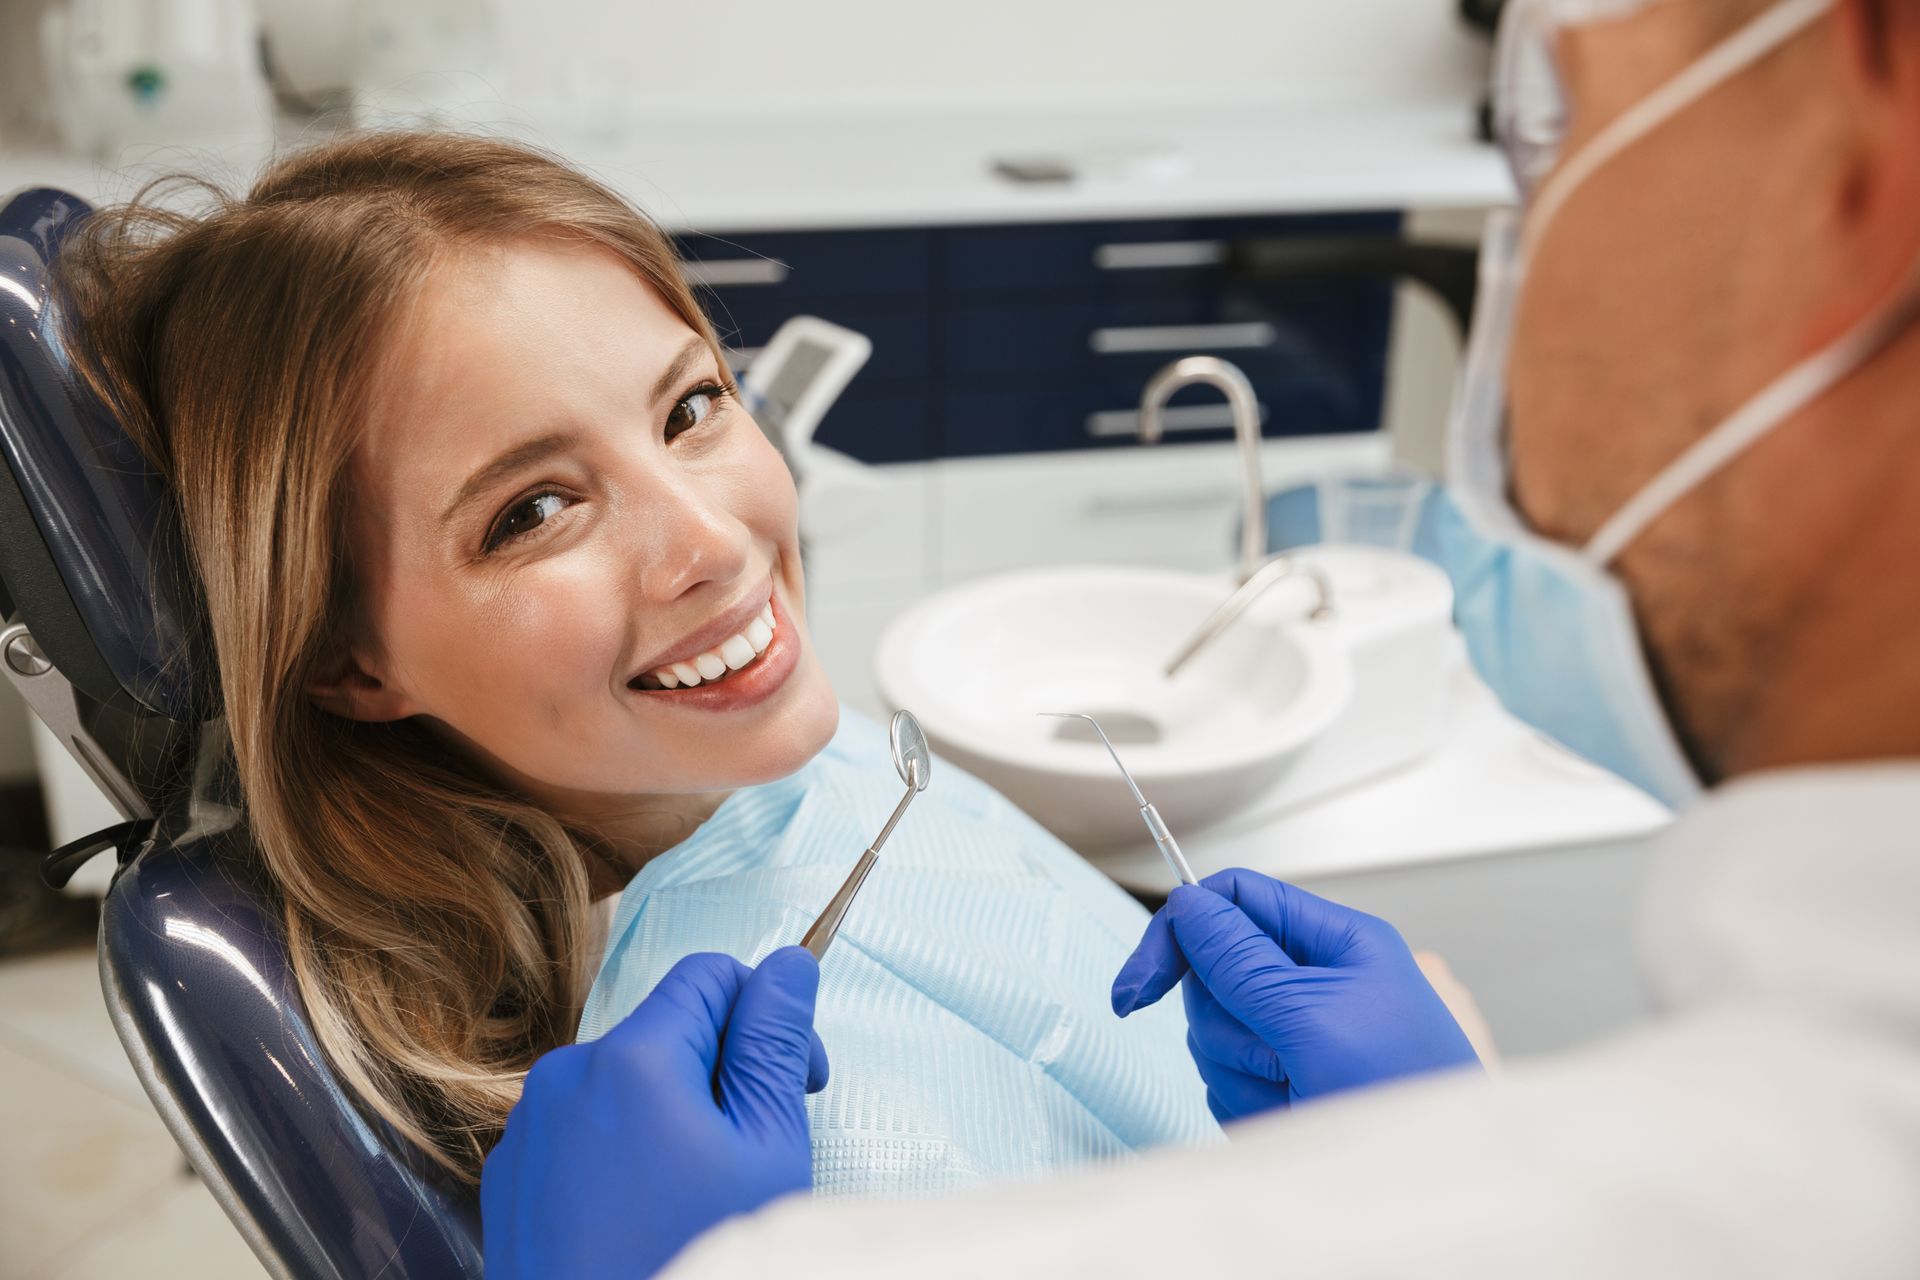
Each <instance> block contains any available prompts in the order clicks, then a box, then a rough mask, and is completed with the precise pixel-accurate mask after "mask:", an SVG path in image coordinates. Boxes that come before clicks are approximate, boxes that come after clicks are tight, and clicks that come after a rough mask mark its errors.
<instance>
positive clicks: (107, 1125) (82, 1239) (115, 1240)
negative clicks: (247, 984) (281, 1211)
mask: <svg viewBox="0 0 1920 1280" xmlns="http://www.w3.org/2000/svg"><path fill="white" fill-rule="evenodd" d="M262 1274H263V1272H262V1271H261V1268H260V1265H259V1263H257V1262H256V1261H255V1260H254V1257H253V1254H252V1253H251V1252H250V1251H249V1250H248V1249H247V1246H246V1245H245V1244H244V1243H242V1241H241V1239H240V1236H239V1234H238V1233H237V1232H235V1231H234V1229H233V1227H232V1226H231V1225H229V1224H228V1222H227V1220H226V1216H225V1215H224V1214H223V1213H221V1211H220V1208H219V1206H218V1205H216V1204H214V1202H213V1197H212V1196H210V1195H208V1194H207V1191H206V1189H205V1188H204V1187H202V1186H201V1185H200V1183H199V1181H198V1180H196V1179H195V1178H194V1177H193V1176H192V1175H191V1174H190V1173H188V1172H187V1171H186V1164H185V1162H184V1161H183V1160H182V1159H181V1157H180V1152H179V1150H178V1148H176V1147H175V1146H174V1144H173V1139H172V1138H171V1137H169V1136H168V1134H167V1131H166V1129H165V1127H164V1126H162V1125H161V1123H160V1118H159V1116H158V1115H156V1114H155V1113H154V1110H153V1107H152V1105H151V1104H149V1103H148V1102H147V1098H146V1095H145V1094H144V1093H142V1092H141V1089H140V1084H139V1082H138V1081H137V1080H135V1079H134V1076H133V1069H132V1067H130V1066H129V1065H128V1064H127V1060H126V1056H125V1055H124V1054H123V1053H122V1052H121V1050H120V1042H119V1040H118V1039H117V1038H115V1036H114V1033H113V1027H112V1025H111V1024H110V1023H109V1022H108V1021H107V1013H106V1007H105V1005H104V1004H103V1003H102V1001H101V997H100V979H99V974H98V971H97V970H96V969H95V967H94V955H93V952H92V951H91V950H75V951H63V952H57V953H55V954H52V955H46V956H36V957H33V958H31V959H26V960H9V961H5V962H0V1280H15V1278H16V1277H18V1278H19V1280H29V1278H31V1280H90V1278H91V1277H108V1276H112V1277H124V1276H141V1277H150V1278H151V1280H170V1278H171V1277H182V1278H183V1280H184V1278H185V1277H193V1278H194V1280H229V1278H230V1277H234V1278H237V1277H247V1278H248V1280H257V1278H258V1277H259V1276H261V1275H262Z"/></svg>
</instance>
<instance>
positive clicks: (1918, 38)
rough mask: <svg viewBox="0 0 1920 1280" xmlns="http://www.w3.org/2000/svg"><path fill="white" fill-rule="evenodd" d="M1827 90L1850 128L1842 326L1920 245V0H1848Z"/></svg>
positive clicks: (1840, 270) (1841, 184)
mask: <svg viewBox="0 0 1920 1280" xmlns="http://www.w3.org/2000/svg"><path fill="white" fill-rule="evenodd" d="M1834 21H1835V24H1836V26H1835V32H1834V34H1835V38H1834V39H1833V40H1832V41H1831V44H1830V47H1831V48H1832V50H1833V56H1832V57H1831V60H1830V61H1829V64H1828V67H1829V69H1828V73H1827V84H1826V86H1825V89H1824V92H1826V93H1827V94H1828V95H1829V101H1830V102H1832V103H1834V104H1835V105H1836V106H1837V107H1838V108H1839V110H1840V111H1841V112H1842V113H1843V118H1844V120H1845V121H1846V125H1845V134H1844V137H1843V139H1842V140H1841V144H1840V146H1839V148H1838V149H1837V150H1836V152H1835V153H1834V154H1836V156H1837V157H1838V168H1837V169H1836V171H1835V179H1836V181H1835V183H1834V185H1833V187H1832V194H1831V205H1830V207H1831V210H1832V213H1831V218H1830V224H1829V225H1831V226H1832V227H1833V228H1834V231H1835V237H1834V239H1833V240H1832V241H1831V243H1832V244H1833V246H1834V248H1835V249H1836V251H1837V252H1838V254H1839V256H1840V260H1839V261H1838V262H1837V263H1836V264H1834V270H1833V271H1831V272H1830V273H1829V274H1830V278H1832V279H1833V280H1834V281H1835V282H1836V284H1837V285H1838V286H1839V287H1838V288H1837V289H1836V290H1835V294H1834V296H1832V297H1831V298H1830V299H1829V303H1830V306H1831V315H1829V316H1827V317H1825V319H1826V320H1827V321H1828V322H1829V323H1830V325H1831V326H1832V327H1834V328H1844V327H1845V326H1846V325H1848V324H1851V323H1852V322H1853V321H1854V320H1855V319H1856V318H1857V317H1858V316H1859V315H1860V314H1861V313H1862V312H1864V311H1865V310H1866V309H1868V308H1869V307H1871V306H1872V305H1874V304H1875V303H1876V302H1879V301H1880V300H1881V299H1882V298H1884V296H1885V295H1886V294H1887V293H1889V292H1890V291H1892V290H1894V289H1897V288H1899V287H1901V285H1902V284H1904V283H1905V281H1906V279H1907V276H1908V274H1909V273H1910V272H1911V271H1912V269H1913V264H1914V257H1915V254H1916V251H1920V0H1839V3H1838V4H1837V5H1836V7H1835V9H1834Z"/></svg>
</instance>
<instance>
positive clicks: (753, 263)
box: [681, 258, 793, 289]
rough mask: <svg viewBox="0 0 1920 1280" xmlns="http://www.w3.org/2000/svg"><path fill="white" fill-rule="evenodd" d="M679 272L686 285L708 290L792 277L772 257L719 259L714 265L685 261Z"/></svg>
mask: <svg viewBox="0 0 1920 1280" xmlns="http://www.w3.org/2000/svg"><path fill="white" fill-rule="evenodd" d="M681 269H682V270H683V271H685V272H686V273H687V283H689V284H692V285H705V286H706V287H707V288H709V289H731V288H737V287H739V286H741V285H753V284H780V283H782V282H783V281H785V280H786V278H787V277H788V276H789V275H791V274H793V268H792V267H789V266H788V265H787V264H786V263H784V262H779V261H776V260H774V259H772V258H721V259H720V260H719V261H717V262H686V263H682V264H681Z"/></svg>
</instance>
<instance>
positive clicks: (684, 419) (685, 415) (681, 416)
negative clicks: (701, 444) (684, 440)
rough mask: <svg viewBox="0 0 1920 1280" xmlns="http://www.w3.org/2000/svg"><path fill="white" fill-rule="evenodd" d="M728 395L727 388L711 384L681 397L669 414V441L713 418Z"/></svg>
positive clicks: (696, 388)
mask: <svg viewBox="0 0 1920 1280" xmlns="http://www.w3.org/2000/svg"><path fill="white" fill-rule="evenodd" d="M726 394H727V389H726V388H725V387H722V386H718V385H713V384H709V385H707V386H704V387H695V388H694V389H693V390H692V391H689V392H688V393H687V394H686V395H684V396H681V397H680V399H679V401H678V402H677V403H675V405H674V406H673V409H672V410H671V411H670V412H669V413H668V414H667V439H669V440H671V439H673V438H674V437H675V436H677V435H679V434H680V433H681V432H682V431H691V430H692V429H693V428H695V427H697V426H699V425H700V424H701V423H703V422H705V421H706V420H707V419H708V418H710V417H712V416H713V415H714V413H716V412H717V411H718V410H719V408H720V401H721V400H722V399H723V398H725V396H726Z"/></svg>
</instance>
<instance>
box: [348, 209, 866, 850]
mask: <svg viewBox="0 0 1920 1280" xmlns="http://www.w3.org/2000/svg"><path fill="white" fill-rule="evenodd" d="M399 328H400V338H399V343H398V346H397V347H396V349H395V350H393V351H392V352H391V353H390V358H389V359H388V360H387V362H386V363H385V365H384V366H383V369H382V372H381V374H380V376H379V378H378V379H377V380H376V384H375V388H374V396H373V412H372V414H371V421H370V423H369V426H368V430H367V434H366V436H365V438H364V441H363V443H362V444H361V446H360V447H359V449H358V450H357V451H356V453H355V456H354V458H353V460H352V464H351V477H350V480H351V487H350V491H349V492H350V499H349V500H350V504H351V506H350V516H349V521H350V530H351V536H352V539H353V544H354V555H355V564H356V570H357V572H358V577H359V586H360V590H361V592H362V597H361V598H362V607H363V610H364V612H363V617H362V627H361V634H360V635H359V636H358V637H357V638H356V642H355V645H354V651H353V657H354V659H355V665H356V667H357V669H358V670H357V671H356V672H350V673H348V675H347V676H346V678H345V679H343V680H341V681H339V682H338V683H336V684H333V685H331V686H330V688H328V689H326V690H321V689H318V688H317V689H316V694H317V696H319V698H320V701H321V702H322V704H323V705H327V706H329V708H330V709H334V710H339V711H342V712H344V713H345V714H349V715H353V716H355V717H356V718H360V719H367V720H391V719H398V718H401V717H403V716H426V717H429V718H430V719H431V721H433V722H434V723H435V724H436V725H437V727H438V728H439V729H440V731H441V732H443V733H444V734H445V735H447V736H448V737H449V738H450V739H451V740H452V741H454V742H456V743H457V744H459V745H460V746H461V747H463V748H464V749H465V750H466V751H467V752H469V753H470V754H471V755H472V756H473V757H475V758H476V759H478V760H479V761H480V762H481V763H482V764H483V765H484V766H485V767H487V768H488V769H489V770H490V771H491V772H492V773H493V774H494V775H495V776H497V777H500V778H501V779H503V780H504V781H506V782H508V783H509V784H511V785H514V786H516V787H519V788H520V789H521V790H523V791H524V792H526V793H527V794H528V795H530V796H532V797H533V798H535V799H536V800H540V801H543V802H545V803H547V804H549V805H550V806H551V807H553V808H554V809H555V810H556V811H558V812H561V813H563V814H566V815H568V816H572V817H580V818H587V819H591V818H593V817H595V816H612V815H617V814H620V813H622V812H626V811H628V810H629V809H631V808H632V807H633V805H632V802H633V801H635V800H637V799H642V798H644V797H647V796H654V795H664V794H685V793H691V792H703V791H718V790H725V789H729V788H732V787H737V786H741V785H745V784H750V783H755V782H764V781H766V780H768V779H771V778H776V777H780V776H783V775H785V774H788V773H791V772H792V771H793V770H795V769H797V768H798V767H800V765H802V764H804V763H805V762H806V761H807V760H808V759H809V758H810V757H812V756H813V755H814V754H815V753H816V752H817V751H818V750H819V749H820V748H821V747H822V746H823V745H824V744H825V743H826V741H827V740H828V739H829V738H830V737H831V736H832V734H833V731H834V727H835V724H836V722H837V718H838V707H837V704H836V703H835V700H834V696H833V692H832V690H831V689H830V688H829V686H828V684H827V679H826V675H825V673H824V672H823V671H822V669H821V667H820V664H819V661H818V660H817V658H816V657H815V655H814V652H813V646H812V644H811V643H810V641H809V640H808V638H807V629H806V622H805V603H806V600H805V590H804V587H803V584H802V581H801V569H800V554H799V540H798V532H797V503H796V501H795V496H794V488H793V480H792V477H791V476H790V475H789V474H788V471H787V468H786V464H785V463H784V462H783V461H782V460H781V458H780V455H779V454H778V452H776V451H775V449H774V448H773V446H772V445H771V444H769V443H768V441H767V440H766V438H765V437H764V436H763V435H762V434H761V432H760V430H759V428H758V427H757V426H756V425H755V423H754V421H753V419H752V418H751V417H749V416H748V414H747V413H746V411H745V410H744V409H742V408H741V407H740V406H739V404H737V403H736V402H735V401H734V400H733V399H732V398H731V397H730V396H729V395H728V394H727V393H726V390H725V383H726V381H727V380H728V379H727V373H726V371H725V370H724V369H722V368H721V367H720V366H719V364H718V362H717V361H716V360H715V358H714V354H713V352H712V350H711V349H710V348H709V347H708V346H707V344H706V343H705V342H704V341H703V340H702V339H701V337H700V335H699V334H698V333H696V332H695V331H694V330H693V329H692V328H691V327H690V326H689V325H688V324H687V323H686V321H684V320H682V319H681V318H680V317H679V316H678V315H676V314H675V313H674V312H673V311H672V309H671V308H669V307H668V306H667V304H666V303H665V302H664V301H663V300H662V299H661V298H660V296H659V295H658V294H657V293H655V292H654V290H653V289H652V288H651V287H650V286H649V285H647V284H646V283H645V282H644V281H642V280H641V279H640V278H639V277H638V276H637V275H636V274H635V273H634V272H633V271H632V270H631V269H630V268H629V267H628V266H627V265H626V264H625V263H624V262H622V261H621V260H620V259H619V258H617V257H615V256H614V255H612V254H611V253H608V252H606V251H603V250H598V249H592V248H583V247H573V246H566V245H561V244H559V243H557V242H547V241H527V242H521V243H515V244H511V245H507V246H502V247H498V248H493V249H488V250H484V251H481V252H478V253H475V254H472V255H467V256H465V257H463V258H462V259H460V260H458V261H456V262H453V263H450V264H449V265H447V266H446V267H444V268H442V269H440V270H438V271H436V273H435V275H434V276H433V277H432V279H431V280H430V281H429V282H428V284H427V286H426V288H425V290H424V291H423V293H422V295H421V297H420V298H419V300H418V303H417V305H416V306H415V307H414V308H413V309H412V310H411V311H410V312H409V313H408V315H406V316H405V317H404V318H403V322H402V323H401V325H400V326H399ZM769 618H770V619H771V623H772V625H771V626H770V627H769V626H768V620H769ZM769 633H771V634H770V635H769ZM716 672H718V673H721V674H719V675H718V676H717V677H716ZM689 675H692V676H697V677H699V678H700V679H699V683H698V685H694V684H692V683H691V682H690V681H689V680H687V679H686V678H685V677H687V676H689ZM667 685H675V686H676V687H672V688H668V687H666V686H667Z"/></svg>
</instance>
